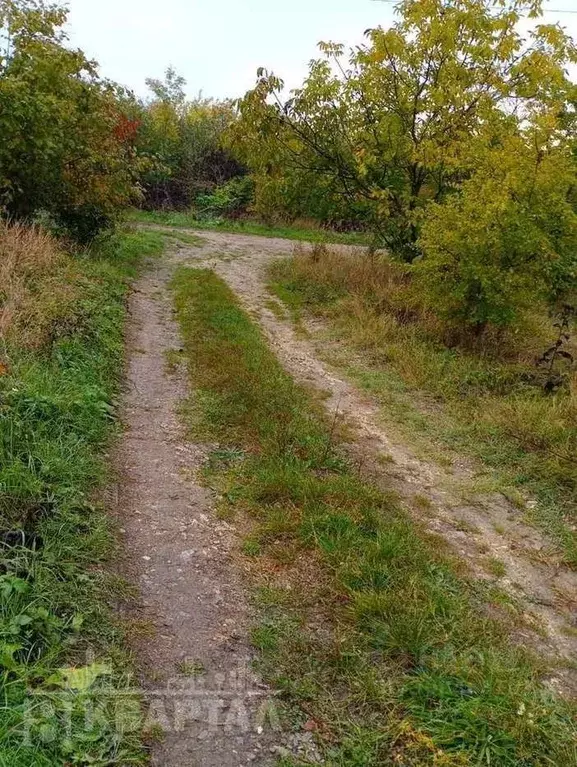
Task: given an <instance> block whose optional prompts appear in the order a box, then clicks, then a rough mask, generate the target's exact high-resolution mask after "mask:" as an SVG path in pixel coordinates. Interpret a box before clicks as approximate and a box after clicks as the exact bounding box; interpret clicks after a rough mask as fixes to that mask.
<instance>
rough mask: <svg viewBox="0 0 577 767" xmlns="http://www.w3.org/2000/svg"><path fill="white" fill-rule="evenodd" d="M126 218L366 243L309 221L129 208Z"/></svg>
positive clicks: (362, 236)
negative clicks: (274, 221) (265, 220)
mask: <svg viewBox="0 0 577 767" xmlns="http://www.w3.org/2000/svg"><path fill="white" fill-rule="evenodd" d="M128 218H129V220H130V221H136V222H139V223H144V224H157V225H161V226H169V227H182V228H184V229H196V230H198V231H202V230H203V229H205V230H208V231H211V230H215V231H221V232H233V233H236V234H253V235H258V236H262V237H279V238H282V239H285V240H303V241H306V242H334V243H342V244H349V245H367V244H368V243H369V240H370V237H369V236H368V235H367V234H365V233H363V232H334V231H331V230H330V229H321V228H320V227H318V226H315V225H314V224H313V223H312V222H306V221H301V222H299V221H297V222H294V223H292V224H284V223H277V224H268V223H263V222H262V221H257V220H253V219H227V218H214V219H207V218H197V217H196V214H195V213H194V211H188V212H187V211H183V212H180V211H160V210H156V211H145V210H132V211H130V213H129V216H128Z"/></svg>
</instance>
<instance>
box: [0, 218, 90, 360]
mask: <svg viewBox="0 0 577 767" xmlns="http://www.w3.org/2000/svg"><path fill="white" fill-rule="evenodd" d="M77 281H78V270H77V269H76V268H75V264H74V262H73V260H72V259H71V258H70V257H69V256H67V255H66V254H65V253H64V252H63V251H62V248H61V246H59V244H58V242H57V241H56V239H55V238H54V237H52V236H51V235H50V234H48V233H46V232H44V231H43V230H41V229H39V228H36V227H27V226H24V225H23V224H10V223H7V222H5V221H0V338H2V339H9V338H10V339H12V340H13V341H14V342H16V343H18V344H19V345H20V346H26V347H29V348H30V347H35V348H38V347H40V346H42V345H43V344H44V343H46V341H47V336H48V335H49V333H50V331H51V329H52V328H53V327H54V325H55V324H56V322H57V321H58V320H65V319H66V318H67V317H68V315H69V314H70V311H71V307H72V306H73V303H74V301H75V300H76V298H77V295H78V291H77V290H76V289H75V288H76V286H75V283H77Z"/></svg>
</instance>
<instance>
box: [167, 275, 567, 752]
mask: <svg viewBox="0 0 577 767" xmlns="http://www.w3.org/2000/svg"><path fill="white" fill-rule="evenodd" d="M174 290H175V297H176V306H177V313H178V317H179V321H180V324H181V328H182V333H183V338H184V343H185V351H186V354H187V357H188V361H189V366H190V377H191V382H192V386H193V388H194V394H193V396H192V398H191V402H190V403H189V405H188V407H187V408H186V411H185V418H186V420H187V423H188V426H189V429H190V432H191V436H194V438H196V439H206V440H207V441H208V440H209V441H211V442H213V443H214V442H218V443H219V448H218V450H217V451H215V452H214V454H213V456H212V458H211V461H210V464H209V467H208V468H207V472H208V474H209V481H210V484H211V486H213V487H217V488H218V489H219V490H220V492H221V493H222V495H223V498H224V499H225V502H226V504H227V505H228V507H229V513H231V514H232V513H235V512H236V513H237V514H242V515H243V516H244V515H245V514H246V515H248V517H249V518H250V519H251V520H252V529H251V532H250V535H249V538H248V540H247V542H246V544H245V546H244V549H243V551H244V555H245V556H246V558H247V561H248V562H250V563H251V570H252V572H253V575H254V578H255V583H256V584H257V592H256V601H257V604H258V605H259V607H260V610H261V613H262V620H261V621H260V623H259V625H257V626H256V627H255V629H254V632H253V641H254V644H255V645H256V647H257V648H258V649H259V651H260V662H259V665H260V669H261V672H262V673H263V674H264V675H265V677H266V678H267V679H268V681H269V682H270V683H271V684H273V685H274V686H275V687H276V689H277V690H279V692H280V699H281V700H282V701H283V702H284V703H285V704H286V706H287V711H288V712H289V713H288V714H286V716H287V717H288V718H289V720H290V721H292V723H293V725H294V726H295V727H297V728H300V727H302V726H303V725H304V723H305V722H308V723H309V725H310V723H311V722H312V724H313V728H314V729H315V730H316V732H317V734H318V738H319V744H320V747H321V748H322V751H323V755H324V757H325V759H326V763H327V764H330V765H335V766H336V765H339V766H342V767H345V766H346V767H353V766H356V767H377V765H388V764H390V765H393V764H402V765H415V766H416V765H439V766H440V765H443V766H444V767H457V766H461V767H463V766H466V765H470V766H471V767H473V765H475V766H477V765H481V764H482V765H494V766H498V767H529V766H531V767H537V766H539V767H545V765H548V766H549V767H553V766H554V765H561V764H563V765H576V764H577V752H576V741H575V739H574V735H575V729H574V724H573V722H572V710H571V708H570V707H569V705H567V704H565V703H564V702H562V701H560V700H557V699H555V698H554V697H553V696H552V695H551V694H550V693H549V692H548V691H547V690H546V689H545V688H544V687H542V686H541V684H540V682H539V678H540V675H541V674H543V673H545V665H544V664H542V663H541V662H540V661H537V659H536V658H534V657H533V656H532V655H531V653H529V652H528V651H526V650H524V649H523V648H521V647H517V646H515V645H514V643H512V642H511V641H510V632H511V630H512V629H513V625H512V624H511V621H513V620H514V617H512V616H511V613H510V611H507V610H506V609H504V608H503V607H502V605H501V604H500V602H499V601H498V600H492V599H491V592H490V591H489V590H486V591H484V590H483V587H482V586H480V585H474V584H471V583H469V582H468V581H467V580H466V579H465V578H464V576H463V574H462V573H461V572H460V568H459V566H458V564H457V563H456V562H455V561H453V560H452V559H451V558H450V556H449V555H448V554H447V553H445V551H444V548H443V545H442V544H441V543H440V541H439V540H438V539H436V538H433V537H431V536H430V535H428V534H427V533H426V532H425V531H424V530H422V529H421V528H420V527H418V526H417V525H416V524H415V523H414V522H413V521H412V520H411V518H410V517H409V515H408V514H406V513H405V512H404V510H403V509H402V508H400V507H399V505H398V503H397V501H396V500H395V499H394V498H392V497H389V496H388V495H387V494H385V493H383V492H382V491H380V490H378V489H377V488H375V487H373V486H372V485H371V484H370V483H369V482H367V481H365V480H364V479H363V478H362V477H360V476H359V474H358V472H357V471H356V470H355V468H354V467H353V466H351V465H350V464H349V463H348V461H347V460H346V458H345V457H344V454H342V453H341V451H340V450H339V446H338V444H337V445H335V444H333V442H334V440H335V439H336V436H335V435H334V434H333V433H332V431H333V430H332V428H331V425H330V424H329V423H327V422H326V420H325V417H324V415H323V411H322V407H321V404H320V402H319V401H317V400H315V399H311V395H309V394H308V393H307V392H305V391H304V390H303V389H301V388H300V387H298V386H297V385H296V384H295V383H294V381H293V380H292V379H291V378H290V376H289V375H288V374H287V373H286V372H284V370H283V369H282V368H281V366H280V364H279V363H278V361H277V359H276V357H275V356H274V354H273V353H272V352H271V351H270V349H269V348H268V346H267V344H266V342H265V340H264V339H263V337H262V335H261V333H260V332H259V330H258V329H257V328H256V327H255V325H254V324H253V323H252V321H251V320H250V318H249V317H248V315H247V314H246V313H245V312H244V311H243V310H242V309H241V308H240V306H239V304H238V302H237V300H236V299H235V297H234V295H233V294H232V293H231V291H230V289H229V288H228V287H227V286H226V284H225V283H224V282H222V281H221V280H220V279H219V278H218V277H217V276H216V275H215V274H214V273H212V272H210V271H207V270H191V269H184V268H183V269H181V270H179V272H178V273H177V275H176V277H175V280H174ZM487 602H490V603H491V615H492V616H497V615H499V616H500V617H499V618H496V617H491V618H489V617H488V612H489V611H488V610H487V609H486V606H487ZM284 764H291V762H290V760H289V761H288V762H287V761H285V762H284Z"/></svg>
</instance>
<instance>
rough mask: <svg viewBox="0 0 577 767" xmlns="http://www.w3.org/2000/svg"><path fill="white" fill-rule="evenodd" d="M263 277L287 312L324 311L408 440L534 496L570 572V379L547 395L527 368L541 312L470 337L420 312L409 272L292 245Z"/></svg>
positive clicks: (536, 515)
mask: <svg viewBox="0 0 577 767" xmlns="http://www.w3.org/2000/svg"><path fill="white" fill-rule="evenodd" d="M270 279H271V286H272V288H273V290H274V291H275V292H276V294H277V296H278V297H279V298H281V299H282V300H283V301H284V302H285V304H287V305H288V306H289V307H290V308H291V309H292V311H293V315H294V314H295V313H296V315H297V316H298V315H299V314H302V313H303V312H306V311H309V312H314V313H317V314H321V315H322V316H323V317H324V318H326V319H327V320H328V321H329V323H331V325H332V326H333V327H334V328H335V331H336V332H335V335H338V337H339V338H340V339H342V340H344V341H345V343H348V344H349V345H350V346H352V347H354V349H355V350H356V351H357V352H358V351H360V352H361V353H362V355H361V359H362V362H359V355H358V354H357V355H356V356H355V361H354V363H353V364H351V365H350V366H349V367H348V372H349V374H350V375H352V376H353V377H354V378H355V380H356V381H357V382H358V383H359V384H360V385H361V386H363V387H365V388H367V389H370V391H371V392H372V393H373V394H374V395H376V396H377V397H378V398H380V399H381V401H382V402H383V403H384V404H386V406H387V409H388V411H389V412H391V413H394V417H395V420H396V421H397V422H398V423H400V424H404V426H405V427H406V430H407V431H408V432H409V433H410V434H412V435H415V436H417V438H422V439H424V441H425V442H427V441H428V442H431V441H434V440H436V441H441V442H443V443H444V444H445V445H447V446H448V447H450V448H451V449H455V450H457V451H460V452H467V453H469V454H471V455H473V456H475V457H476V458H478V459H480V460H481V461H482V462H483V463H485V464H486V465H487V466H489V467H490V468H491V469H493V471H494V472H495V474H496V475H498V477H499V478H500V479H499V481H498V485H499V487H500V489H502V491H504V492H505V493H506V494H507V495H508V496H509V495H511V491H513V494H514V497H515V499H517V500H518V501H519V502H521V500H522V498H523V496H522V495H521V493H520V492H519V491H520V490H522V491H525V493H526V492H530V493H531V494H534V495H536V496H537V497H538V498H539V499H540V501H541V503H540V504H539V505H538V506H537V507H536V508H535V509H533V511H531V512H527V514H528V515H530V517H531V518H532V519H534V520H535V522H536V523H537V524H539V525H540V526H541V527H542V528H543V529H544V530H545V531H546V532H547V533H548V534H549V535H550V536H551V538H552V539H553V540H555V541H556V542H557V543H558V544H559V546H560V547H561V548H562V549H563V553H564V555H565V559H566V561H567V562H568V563H570V564H573V565H575V566H577V540H576V539H575V535H574V532H572V531H571V526H572V524H574V518H575V511H576V505H575V490H576V489H577V460H576V459H575V455H577V377H576V376H575V375H573V377H572V378H570V379H569V380H568V382H567V385H566V386H565V387H564V388H562V389H560V390H559V391H557V392H556V393H553V394H547V393H546V392H545V390H544V389H543V388H542V387H541V386H540V385H539V381H538V375H537V370H536V367H535V360H536V358H537V357H538V355H539V354H540V353H541V352H542V351H543V349H545V348H547V347H548V346H549V344H550V342H551V340H552V338H553V336H554V329H553V327H552V323H551V320H550V318H549V317H548V315H547V312H546V311H545V309H544V308H542V307H535V309H534V311H533V313H532V314H530V315H528V316H527V317H525V319H524V321H523V324H522V325H521V326H519V327H517V328H515V329H514V331H507V332H505V331H497V330H495V329H493V330H491V331H489V332H487V333H486V334H485V335H483V336H482V337H480V338H469V337H467V336H465V335H459V333H458V332H456V331H455V329H454V328H447V327H445V326H444V325H443V324H442V323H440V322H439V320H438V319H436V318H435V317H434V316H433V315H432V314H431V313H430V312H429V311H427V310H425V309H424V308H423V307H422V306H421V304H420V302H419V297H418V296H416V295H415V294H414V291H413V288H412V284H411V275H410V269H409V268H408V267H407V266H405V265H400V264H397V263H395V262H393V261H391V260H390V259H389V258H387V256H385V255H383V254H376V255H373V256H371V255H362V254H351V253H350V252H347V251H345V250H343V249H336V248H327V247H314V248H313V249H312V250H310V249H309V250H306V249H303V248H300V249H299V250H297V252H296V254H295V256H294V257H293V258H291V259H289V260H285V261H282V262H279V263H277V264H275V265H274V266H273V267H272V270H271V275H270ZM431 403H433V405H434V408H435V415H434V417H432V416H431V415H430V411H431ZM517 500H516V502H517Z"/></svg>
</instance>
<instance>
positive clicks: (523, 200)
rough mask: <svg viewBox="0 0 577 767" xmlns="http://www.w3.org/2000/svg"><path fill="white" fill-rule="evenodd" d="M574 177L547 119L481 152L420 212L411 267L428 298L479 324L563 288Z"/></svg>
mask: <svg viewBox="0 0 577 767" xmlns="http://www.w3.org/2000/svg"><path fill="white" fill-rule="evenodd" d="M575 180H576V177H575V167H574V163H573V160H572V157H571V155H570V153H569V151H568V147H567V146H566V145H565V144H564V143H563V141H562V136H560V135H559V126H558V125H556V124H555V122H554V121H549V123H548V124H547V125H544V126H543V127H542V128H541V129H540V130H538V129H534V130H533V131H531V132H527V133H526V135H516V136H512V137H508V138H507V139H505V140H503V141H502V142H501V144H500V145H499V146H498V147H496V148H494V147H492V148H490V149H487V150H486V151H485V152H483V154H479V155H478V157H477V168H476V171H475V173H474V174H473V175H472V177H471V178H470V179H469V180H467V181H465V182H464V183H463V185H462V186H461V189H460V190H459V192H458V193H457V194H455V195H453V196H451V197H449V198H448V199H447V200H446V201H445V202H444V203H443V204H439V203H435V204H432V205H431V206H430V207H429V208H428V210H427V213H426V216H425V219H424V225H423V229H422V234H421V238H420V241H419V245H420V248H421V251H422V253H423V257H422V259H421V260H420V261H419V262H418V263H416V265H415V274H416V276H417V278H418V280H419V287H420V289H421V291H422V295H423V296H425V297H426V299H427V301H428V304H429V306H430V307H431V308H432V309H433V310H435V311H436V312H437V314H439V315H440V316H442V317H445V318H447V319H449V320H451V321H457V323H458V324H460V325H463V324H464V325H470V326H473V327H474V328H475V329H476V330H477V331H480V330H483V329H484V328H485V327H486V326H487V325H488V324H489V323H491V324H493V325H508V324H511V323H513V322H514V321H518V320H519V318H520V315H521V313H522V311H523V310H524V309H525V310H526V309H527V308H528V307H531V306H534V305H535V304H536V303H542V302H543V300H547V301H549V302H550V303H552V304H553V303H555V302H556V301H558V300H559V298H560V297H562V296H568V295H570V294H571V292H572V291H573V290H574V287H575V284H577V283H576V281H577V211H576V209H575V208H574V207H573V206H572V205H571V202H570V197H569V194H570V191H571V189H572V187H573V185H574V184H575Z"/></svg>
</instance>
